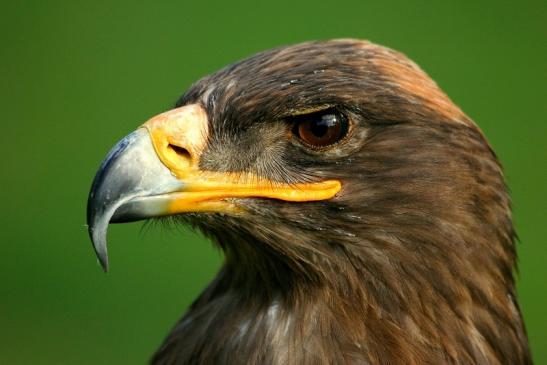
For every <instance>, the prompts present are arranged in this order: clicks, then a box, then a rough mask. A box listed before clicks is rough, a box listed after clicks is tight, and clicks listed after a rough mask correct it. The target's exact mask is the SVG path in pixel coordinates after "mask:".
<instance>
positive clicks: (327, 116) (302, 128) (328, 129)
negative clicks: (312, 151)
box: [292, 109, 349, 148]
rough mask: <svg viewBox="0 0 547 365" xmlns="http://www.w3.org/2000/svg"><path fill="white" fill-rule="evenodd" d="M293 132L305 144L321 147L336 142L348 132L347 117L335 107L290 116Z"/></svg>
mask: <svg viewBox="0 0 547 365" xmlns="http://www.w3.org/2000/svg"><path fill="white" fill-rule="evenodd" d="M292 119H293V122H294V127H293V133H294V134H295V135H296V136H297V137H298V138H299V139H300V140H301V141H302V142H304V144H305V145H307V146H309V147H312V148H323V147H327V146H331V145H333V144H336V143H337V142H338V141H340V140H342V139H343V138H344V137H345V136H346V134H347V133H348V129H349V126H348V120H347V118H346V117H345V116H344V115H343V114H341V113H340V112H338V111H337V110H335V109H327V110H321V111H319V112H315V113H310V114H304V115H297V116H294V117H292Z"/></svg>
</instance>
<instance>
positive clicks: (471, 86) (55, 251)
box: [0, 0, 547, 364]
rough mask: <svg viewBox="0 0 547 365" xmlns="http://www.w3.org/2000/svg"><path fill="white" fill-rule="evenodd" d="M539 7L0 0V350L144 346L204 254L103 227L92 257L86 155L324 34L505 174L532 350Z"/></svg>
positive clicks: (208, 264) (537, 266) (539, 297)
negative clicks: (273, 54)
mask: <svg viewBox="0 0 547 365" xmlns="http://www.w3.org/2000/svg"><path fill="white" fill-rule="evenodd" d="M546 13H547V12H546V3H545V1H537V2H536V3H534V2H500V1H491V2H477V1H465V2H463V1H432V2H429V3H425V2H421V1H416V2H410V1H407V0H398V1H389V2H379V1H353V2H350V1H337V2H323V3H321V2H308V3H304V2H297V1H276V2H268V3H262V2H259V1H254V2H250V1H249V2H247V3H236V2H234V1H225V2H218V3H215V2H212V1H206V2H197V1H196V2H182V1H172V2H157V3H155V4H153V5H143V4H142V3H141V2H135V1H127V0H126V1H115V2H112V1H71V2H68V1H64V0H63V1H58V0H50V1H37V0H36V1H25V0H20V1H11V2H3V3H2V5H1V9H0V14H1V15H0V17H1V22H0V31H1V33H0V37H1V38H2V39H1V40H2V55H1V57H0V66H1V67H0V70H1V71H0V72H1V78H2V82H1V83H0V101H1V120H2V132H1V133H0V139H1V140H0V146H1V147H0V148H1V149H2V161H3V162H2V188H1V189H0V194H1V201H2V209H1V212H0V217H1V218H0V219H1V224H2V227H1V228H2V229H1V230H0V235H1V236H0V238H1V246H0V253H1V257H2V260H1V264H0V278H1V280H2V281H1V285H0V294H1V295H0V363H2V364H142V363H145V362H146V361H147V359H148V358H149V356H150V354H151V353H152V352H153V350H154V349H155V348H156V347H157V346H158V345H159V344H160V342H161V341H162V339H163V337H164V335H165V334H166V333H167V331H168V330H169V329H170V327H171V325H173V324H174V323H175V321H176V320H177V319H178V318H179V317H180V315H181V314H182V313H183V311H184V309H185V308H186V307H187V306H188V304H189V303H190V302H191V300H192V299H193V298H194V297H196V295H197V294H198V293H199V292H200V290H201V289H202V288H203V287H204V286H205V285H206V283H207V282H208V281H209V280H210V279H211V278H212V277H213V275H214V274H215V271H216V270H217V269H218V267H219V265H220V263H221V260H222V257H221V255H220V253H218V252H216V251H215V250H214V249H213V248H212V246H211V245H210V244H209V243H208V242H207V241H206V240H204V239H203V238H202V237H200V236H199V235H197V234H194V233H191V232H189V231H185V230H181V231H180V232H177V231H171V232H169V231H167V232H166V231H164V230H162V229H160V228H158V227H151V228H146V229H144V230H142V229H141V227H142V224H140V223H136V224H129V225H121V226H113V227H111V229H110V235H109V241H110V243H111V244H110V247H109V249H110V259H111V272H110V273H109V274H108V275H105V274H103V273H102V271H101V269H100V267H99V266H98V265H97V263H96V260H95V258H94V255H93V251H92V249H91V244H90V242H89V239H88V237H87V232H86V228H85V226H84V224H85V205H86V199H87V194H88V190H89V187H90V184H91V181H92V178H93V176H94V174H95V171H96V169H97V167H98V165H99V163H100V161H101V160H102V159H103V157H104V156H105V154H106V152H107V151H108V150H109V149H110V147H111V146H112V145H113V144H114V143H115V142H116V141H117V140H118V139H119V138H121V137H122V136H124V135H125V134H127V133H128V132H130V131H132V130H133V129H134V128H135V127H136V126H138V125H139V124H141V123H142V122H144V121H145V120H146V119H148V118H149V117H150V116H152V115H155V114H157V113H159V112H162V111H164V110H167V109H169V108H170V107H171V106H172V105H173V102H174V101H175V100H176V98H177V97H178V96H179V95H180V94H181V93H182V92H183V91H184V90H185V89H186V88H187V87H188V86H189V85H190V84H191V83H192V82H193V81H195V80H197V79H198V78H200V77H201V76H204V75H205V74H208V73H210V72H213V71H215V70H216V69H218V68H220V67H222V66H224V65H226V64H228V63H231V62H234V61H236V60H238V59H240V58H243V57H246V56H248V55H251V54H253V53H254V52H257V51H260V50H264V49H267V48H270V47H274V46H279V45H283V44H289V43H295V42H300V41H304V40H311V39H325V38H335V37H355V38H365V39H370V40H372V41H374V42H377V43H380V44H384V45H387V46H390V47H392V48H395V49H397V50H400V51H403V52H404V53H406V54H407V55H408V56H410V57H411V58H412V59H414V60H415V61H416V62H417V63H419V64H420V65H421V66H422V67H423V68H424V69H425V70H426V71H427V72H429V73H430V75H431V76H432V77H433V78H434V79H435V80H436V81H437V82H438V83H439V84H440V85H441V87H442V88H443V89H444V90H445V91H446V92H447V93H448V94H449V95H450V96H451V97H452V98H453V99H454V101H455V102H456V103H457V104H459V105H460V106H461V107H462V108H463V109H464V110H465V111H466V112H467V113H468V114H469V115H470V116H471V117H472V118H473V119H474V120H475V121H476V122H477V123H478V124H479V125H480V126H481V128H482V129H483V130H484V132H485V133H486V135H487V136H488V138H489V140H490V142H491V143H492V145H493V146H494V148H495V149H496V151H497V152H498V154H499V156H500V158H501V160H502V162H503V163H504V166H505V169H506V174H507V179H508V182H509V185H510V187H511V190H512V196H513V200H514V210H515V221H516V225H517V230H518V232H519V236H520V240H521V243H520V244H519V247H518V249H519V254H520V274H519V297H520V302H521V306H522V309H523V312H524V317H525V320H526V324H527V328H528V333H529V336H530V341H531V345H532V349H533V352H534V357H535V360H536V363H537V364H544V363H547V339H546V336H547V332H546V329H547V315H546V314H545V313H546V309H547V246H546V245H545V237H546V236H547V221H546V218H547V214H546V213H547V209H546V203H547V181H546V175H547V168H546V166H547V164H546V155H547V153H546V144H545V139H546V137H547V128H546V122H547V121H546V120H545V117H546V115H547V113H546V104H547V102H546V100H545V97H546V85H547V83H546V81H547V80H546V65H547V62H546V61H547V59H546V55H547V32H546V29H547V27H546V23H547V17H546Z"/></svg>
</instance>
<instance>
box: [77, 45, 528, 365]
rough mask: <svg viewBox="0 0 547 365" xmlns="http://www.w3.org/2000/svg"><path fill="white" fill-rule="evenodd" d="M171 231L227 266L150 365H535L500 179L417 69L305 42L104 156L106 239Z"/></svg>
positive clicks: (362, 51) (208, 89)
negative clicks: (155, 228)
mask: <svg viewBox="0 0 547 365" xmlns="http://www.w3.org/2000/svg"><path fill="white" fill-rule="evenodd" d="M162 216H173V217H176V218H177V219H176V220H175V221H176V222H179V223H181V224H188V225H191V226H193V227H195V228H197V229H199V230H200V231H202V232H203V233H204V234H205V235H206V236H207V237H209V238H210V239H211V240H212V241H213V243H214V244H216V245H218V246H219V247H220V248H221V250H222V251H223V253H224V257H225V260H224V263H223V265H222V268H221V269H220V271H219V272H218V274H217V276H216V278H215V279H214V280H213V281H212V282H211V283H210V284H209V286H208V287H207V288H206V289H205V290H204V291H203V293H202V294H201V295H200V296H199V297H198V298H197V299H196V301H195V302H194V303H193V304H192V306H191V307H190V308H189V309H188V310H187V312H186V313H185V315H184V316H183V318H182V319H181V320H180V322H179V323H178V324H177V325H176V326H175V327H174V328H173V329H172V330H171V332H170V333H169V335H168V336H167V338H166V339H165V341H164V343H163V344H162V346H161V347H160V348H159V349H158V351H157V352H156V353H155V354H154V356H153V358H152V360H151V362H152V363H153V364H155V365H160V364H161V365H166V364H299V365H300V364H303V365H306V364H367V365H382V364H396V365H397V364H454V365H463V364H500V365H501V364H508V365H509V364H531V363H532V359H531V355H530V350H529V348H528V341H527V336H526V331H525V328H524V323H523V320H522V317H521V314H520V309H519V306H518V301H517V293H516V288H515V279H514V277H513V271H514V269H515V265H516V259H517V255H516V249H515V236H516V235H515V231H514V228H513V224H512V217H511V203H510V198H509V195H508V193H507V188H506V184H505V181H504V177H503V170H502V168H501V165H500V163H499V161H498V159H497V157H496V155H495V153H494V152H493V150H492V148H491V147H490V145H489V144H488V142H487V141H486V139H485V137H484V135H483V133H482V132H481V131H480V129H479V128H478V127H477V125H476V124H475V123H474V122H473V121H472V120H471V119H470V118H469V117H468V116H466V115H465V114H464V113H463V112H462V111H461V110H460V108H458V107H457V106H456V105H455V104H454V103H453V102H452V101H451V100H450V99H449V98H448V96H446V95H445V94H444V93H443V91H441V90H440V88H439V87H438V86H437V85H436V84H435V82H434V81H432V80H431V79H430V78H429V77H428V76H427V75H426V74H425V73H424V72H423V71H422V70H421V69H420V68H419V67H418V66H417V65H416V64H415V63H413V62H412V61H410V60H409V59H408V58H406V57H405V56H404V55H402V54H401V53H398V52H395V51H393V50H390V49H388V48H385V47H381V46H378V45H375V44H373V43H370V42H366V41H360V40H352V39H342V40H331V41H319V42H307V43H302V44H298V45H294V46H288V47H280V48H276V49H272V50H269V51H265V52H262V53H259V54H257V55H254V56H252V57H250V58H248V59H245V60H242V61H240V62H237V63H235V64H233V65H230V66H228V67H226V68H224V69H221V70H220V71H218V72H216V73H214V74H212V75H209V76H206V77H204V78H203V79H201V80H199V81H198V82H196V83H195V84H193V85H192V86H191V87H190V88H189V89H188V90H187V91H186V92H185V93H184V94H183V95H182V97H181V98H180V99H179V101H178V102H177V103H176V105H175V107H174V108H173V109H172V110H170V111H167V112H165V113H163V114H160V115H158V116H155V117H153V118H152V119H150V120H149V121H147V122H146V123H145V124H143V125H142V126H140V127H138V128H137V129H136V130H135V131H134V132H132V133H130V134H129V135H128V136H127V137H125V138H123V139H122V140H121V141H120V142H119V143H118V144H116V145H115V147H114V148H113V149H112V150H111V152H110V153H109V154H108V155H107V157H106V159H105V160H104V162H103V163H102V165H101V167H100V169H99V171H98V172H97V174H96V176H95V180H94V181H93V184H92V188H91V192H90V195H89V200H88V210H87V221H88V226H89V234H90V237H91V240H92V242H93V246H94V249H95V251H96V254H97V257H98V258H99V262H100V263H101V265H102V267H103V268H104V269H105V270H107V269H108V258H107V248H106V231H107V227H108V224H109V223H122V222H128V221H135V220H142V219H148V218H152V217H162Z"/></svg>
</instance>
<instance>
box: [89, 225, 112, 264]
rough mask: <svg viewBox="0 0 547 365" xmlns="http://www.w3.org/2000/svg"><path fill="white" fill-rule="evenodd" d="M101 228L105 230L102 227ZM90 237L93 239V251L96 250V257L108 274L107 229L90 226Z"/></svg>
mask: <svg viewBox="0 0 547 365" xmlns="http://www.w3.org/2000/svg"><path fill="white" fill-rule="evenodd" d="M99 228H103V227H100V226H99ZM89 236H90V237H91V242H93V249H94V250H95V255H96V256H97V260H98V261H99V264H101V267H102V268H103V270H104V272H108V251H107V248H106V227H104V228H103V229H97V227H93V226H90V228H89Z"/></svg>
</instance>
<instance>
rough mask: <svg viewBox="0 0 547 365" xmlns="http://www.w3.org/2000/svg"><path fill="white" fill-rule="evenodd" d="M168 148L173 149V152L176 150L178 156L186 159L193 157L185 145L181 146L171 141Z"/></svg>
mask: <svg viewBox="0 0 547 365" xmlns="http://www.w3.org/2000/svg"><path fill="white" fill-rule="evenodd" d="M167 148H170V149H171V150H173V152H175V153H176V154H177V156H179V157H181V158H183V159H186V160H191V159H192V156H191V155H190V152H188V150H187V149H186V148H184V147H179V146H176V145H174V144H170V143H169V146H167Z"/></svg>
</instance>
